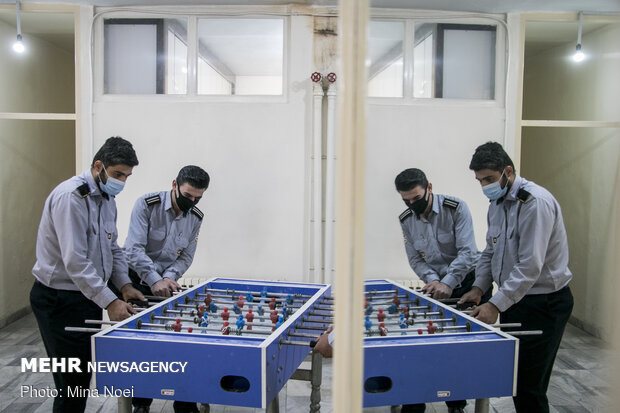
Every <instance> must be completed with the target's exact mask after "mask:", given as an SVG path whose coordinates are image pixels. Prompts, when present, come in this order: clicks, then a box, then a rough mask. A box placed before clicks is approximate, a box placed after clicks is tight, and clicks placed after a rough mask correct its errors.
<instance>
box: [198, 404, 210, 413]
mask: <svg viewBox="0 0 620 413" xmlns="http://www.w3.org/2000/svg"><path fill="white" fill-rule="evenodd" d="M210 411H211V407H209V405H208V404H201V405H200V413H209V412H210Z"/></svg>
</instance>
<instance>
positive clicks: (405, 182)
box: [394, 168, 491, 413]
mask: <svg viewBox="0 0 620 413" xmlns="http://www.w3.org/2000/svg"><path fill="white" fill-rule="evenodd" d="M394 183H395V185H396V190H397V191H398V193H399V194H400V196H401V197H402V199H403V201H404V202H405V205H407V209H406V210H405V211H404V212H403V213H402V214H400V217H399V218H400V225H401V227H402V230H403V235H404V237H405V250H406V252H407V258H408V259H409V264H410V265H411V268H412V269H413V270H414V271H415V273H416V274H417V275H418V277H420V279H421V280H422V281H424V282H425V283H426V285H425V286H424V290H425V291H426V292H427V293H430V294H432V296H433V298H436V299H441V298H458V297H461V296H462V295H463V294H464V293H465V292H467V291H469V290H470V289H471V286H472V284H473V282H474V279H475V275H474V268H475V266H476V261H477V259H478V256H479V254H480V253H479V252H478V247H477V246H476V240H475V238H474V227H473V224H472V219H471V214H470V213H469V209H468V208H467V204H466V203H465V202H464V201H462V200H460V199H458V198H455V197H451V196H446V195H441V194H434V193H433V184H431V183H430V182H428V179H427V178H426V175H425V174H424V172H422V171H421V170H419V169H416V168H410V169H406V170H404V171H402V172H401V173H400V174H398V176H397V177H396V179H395V182H394ZM490 296H491V290H488V291H487V294H486V295H485V296H484V297H483V299H484V300H488V299H489V298H490ZM446 404H447V405H448V409H449V411H450V412H451V413H452V412H463V411H464V410H463V409H464V408H465V406H466V404H467V403H466V402H465V400H457V401H449V402H446ZM425 408H426V407H425V405H424V404H410V405H404V406H403V409H402V411H403V412H423V411H425Z"/></svg>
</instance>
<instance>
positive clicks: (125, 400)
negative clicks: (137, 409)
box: [118, 397, 131, 413]
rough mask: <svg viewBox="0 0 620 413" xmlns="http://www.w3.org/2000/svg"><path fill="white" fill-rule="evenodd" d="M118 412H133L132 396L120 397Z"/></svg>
mask: <svg viewBox="0 0 620 413" xmlns="http://www.w3.org/2000/svg"><path fill="white" fill-rule="evenodd" d="M118 413H131V397H119V398H118Z"/></svg>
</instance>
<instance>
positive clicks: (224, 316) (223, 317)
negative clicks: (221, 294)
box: [221, 307, 230, 321]
mask: <svg viewBox="0 0 620 413" xmlns="http://www.w3.org/2000/svg"><path fill="white" fill-rule="evenodd" d="M221 315H222V320H224V321H227V320H228V317H229V316H230V313H229V312H228V307H224V311H222V314H221Z"/></svg>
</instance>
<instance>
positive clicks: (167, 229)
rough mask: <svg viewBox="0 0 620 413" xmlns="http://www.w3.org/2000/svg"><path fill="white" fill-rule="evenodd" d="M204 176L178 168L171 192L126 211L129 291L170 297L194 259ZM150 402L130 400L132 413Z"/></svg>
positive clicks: (184, 408)
mask: <svg viewBox="0 0 620 413" xmlns="http://www.w3.org/2000/svg"><path fill="white" fill-rule="evenodd" d="M209 181H210V178H209V174H208V173H207V172H205V171H204V170H203V169H201V168H199V167H198V166H194V165H189V166H185V167H183V168H182V169H181V170H180V171H179V174H178V175H177V178H176V179H175V180H173V181H172V190H171V191H162V192H156V193H149V194H146V195H144V196H142V197H140V198H139V199H138V200H137V201H136V204H135V206H134V208H133V211H132V213H131V221H130V223H129V235H128V236H127V239H126V240H125V246H124V250H125V254H126V256H127V261H128V263H129V276H130V278H131V280H132V282H133V283H134V287H136V288H137V289H139V290H140V291H141V292H143V293H144V294H147V295H158V296H162V297H170V295H171V294H172V292H174V291H178V290H179V288H180V286H179V284H177V280H178V279H179V278H181V276H183V274H184V273H185V271H187V269H188V268H189V266H190V265H191V264H192V261H193V260H194V253H195V252H196V244H197V242H198V232H199V231H200V225H201V224H202V218H203V213H202V212H201V211H200V210H199V209H198V208H196V204H197V203H198V201H200V199H201V198H202V196H203V194H204V192H205V191H206V190H207V188H208V186H209ZM152 401H153V400H152V399H144V398H137V397H134V398H133V401H132V403H133V405H134V412H148V411H149V407H150V405H151V402H152ZM174 411H175V412H177V413H180V412H183V413H185V412H198V408H197V406H196V403H193V402H182V401H175V402H174Z"/></svg>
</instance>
